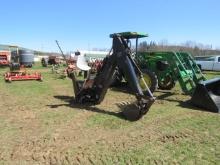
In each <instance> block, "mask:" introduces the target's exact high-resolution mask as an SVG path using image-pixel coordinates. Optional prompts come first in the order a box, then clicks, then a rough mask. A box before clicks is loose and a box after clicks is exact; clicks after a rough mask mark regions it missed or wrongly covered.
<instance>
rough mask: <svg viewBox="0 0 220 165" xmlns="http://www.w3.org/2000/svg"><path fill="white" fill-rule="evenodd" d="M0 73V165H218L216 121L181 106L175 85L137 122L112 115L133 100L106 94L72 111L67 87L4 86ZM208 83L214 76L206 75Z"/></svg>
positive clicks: (55, 80)
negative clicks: (120, 106) (93, 104)
mask: <svg viewBox="0 0 220 165" xmlns="http://www.w3.org/2000/svg"><path fill="white" fill-rule="evenodd" d="M6 70H8V69H7V68H0V74H1V77H0V146H1V147H0V164H13V165H14V164H22V165H23V164H156V165H158V164H184V165H185V164H187V165H188V164H198V165H202V164H204V165H208V164H220V163H219V162H220V127H219V123H220V115H219V114H214V113H209V112H204V111H201V110H200V109H198V108H196V107H193V106H192V105H190V103H189V102H188V101H187V100H189V99H190V97H189V96H186V95H183V94H182V93H181V90H180V88H179V85H178V84H177V85H176V87H175V88H174V89H173V90H172V91H156V92H155V96H157V101H156V102H155V104H153V106H152V107H151V109H150V111H149V112H148V113H147V115H145V116H144V117H143V118H142V119H141V120H139V121H136V122H130V121H127V120H124V119H123V118H122V116H121V115H119V112H120V109H119V108H118V107H117V105H116V104H117V103H118V102H120V101H123V100H134V97H133V96H131V95H129V94H127V93H125V92H120V91H118V90H116V89H110V90H109V92H108V93H107V95H106V98H105V100H104V101H103V102H102V104H100V105H98V106H93V107H85V106H82V107H79V106H76V105H74V103H73V102H72V100H73V89H72V83H71V81H70V79H59V76H57V75H55V74H52V73H51V69H50V68H46V69H45V68H41V67H40V66H37V67H35V68H34V69H33V70H39V71H41V73H42V74H43V78H44V81H43V82H39V81H20V82H12V83H5V81H4V79H3V76H2V75H3V73H4V72H6ZM205 74H206V76H207V77H208V78H212V77H217V76H219V73H215V72H207V73H205Z"/></svg>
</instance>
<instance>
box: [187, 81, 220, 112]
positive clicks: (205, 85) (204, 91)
mask: <svg viewBox="0 0 220 165" xmlns="http://www.w3.org/2000/svg"><path fill="white" fill-rule="evenodd" d="M191 101H192V103H193V104H194V105H195V106H198V107H200V108H204V109H205V110H207V111H210V112H215V113H220V78H214V79H211V80H206V81H202V82H199V83H198V84H197V86H196V89H195V91H194V93H193V95H192V99H191Z"/></svg>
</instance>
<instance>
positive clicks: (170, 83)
mask: <svg viewBox="0 0 220 165" xmlns="http://www.w3.org/2000/svg"><path fill="white" fill-rule="evenodd" d="M175 84H176V83H175V81H174V80H173V78H172V76H171V75H167V76H166V77H165V80H164V81H163V82H162V81H160V82H159V83H158V86H159V89H162V90H171V89H173V88H174V87H175Z"/></svg>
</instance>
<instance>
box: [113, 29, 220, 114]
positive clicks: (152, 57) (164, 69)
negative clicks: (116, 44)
mask: <svg viewBox="0 0 220 165" xmlns="http://www.w3.org/2000/svg"><path fill="white" fill-rule="evenodd" d="M118 34H120V36H123V37H124V38H125V39H126V42H127V43H128V45H131V44H130V43H131V42H130V39H136V49H135V52H134V53H133V58H134V59H135V62H136V64H137V65H138V67H139V68H140V70H141V71H142V73H143V77H144V80H145V82H146V83H147V85H148V86H149V88H150V90H151V91H152V92H154V90H155V89H156V87H157V83H158V86H159V88H160V89H166V90H170V89H172V88H173V87H174V86H175V83H176V82H177V81H178V82H179V84H180V86H181V89H182V91H183V92H184V93H185V94H188V95H191V96H192V99H191V102H192V103H193V104H194V105H196V106H198V107H201V108H204V109H206V110H209V111H211V112H217V113H219V112H220V97H219V96H220V78H215V79H211V80H207V79H206V78H205V76H204V75H203V74H202V72H201V70H200V68H199V67H198V66H197V65H196V63H195V61H194V59H193V57H192V56H191V55H190V54H189V53H186V52H172V51H170V52H169V51H167V52H158V51H154V52H138V51H137V47H138V39H139V38H143V37H147V36H148V35H146V34H141V33H132V32H124V33H118ZM115 77H119V78H118V80H119V81H120V80H121V77H123V72H121V68H120V67H119V68H118V73H117V74H116V75H115ZM116 79H117V78H116ZM140 86H142V85H141V83H140Z"/></svg>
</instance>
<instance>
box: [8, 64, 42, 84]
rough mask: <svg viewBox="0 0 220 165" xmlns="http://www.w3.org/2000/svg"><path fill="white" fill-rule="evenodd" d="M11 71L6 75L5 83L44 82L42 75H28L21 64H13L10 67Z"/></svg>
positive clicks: (36, 73)
mask: <svg viewBox="0 0 220 165" xmlns="http://www.w3.org/2000/svg"><path fill="white" fill-rule="evenodd" d="M10 69H11V71H10V72H7V73H5V75H4V77H5V81H6V82H11V81H22V80H39V81H42V80H43V78H42V76H41V74H40V73H38V72H35V73H28V72H27V71H26V69H25V68H22V67H20V65H19V64H12V65H11V66H10Z"/></svg>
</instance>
